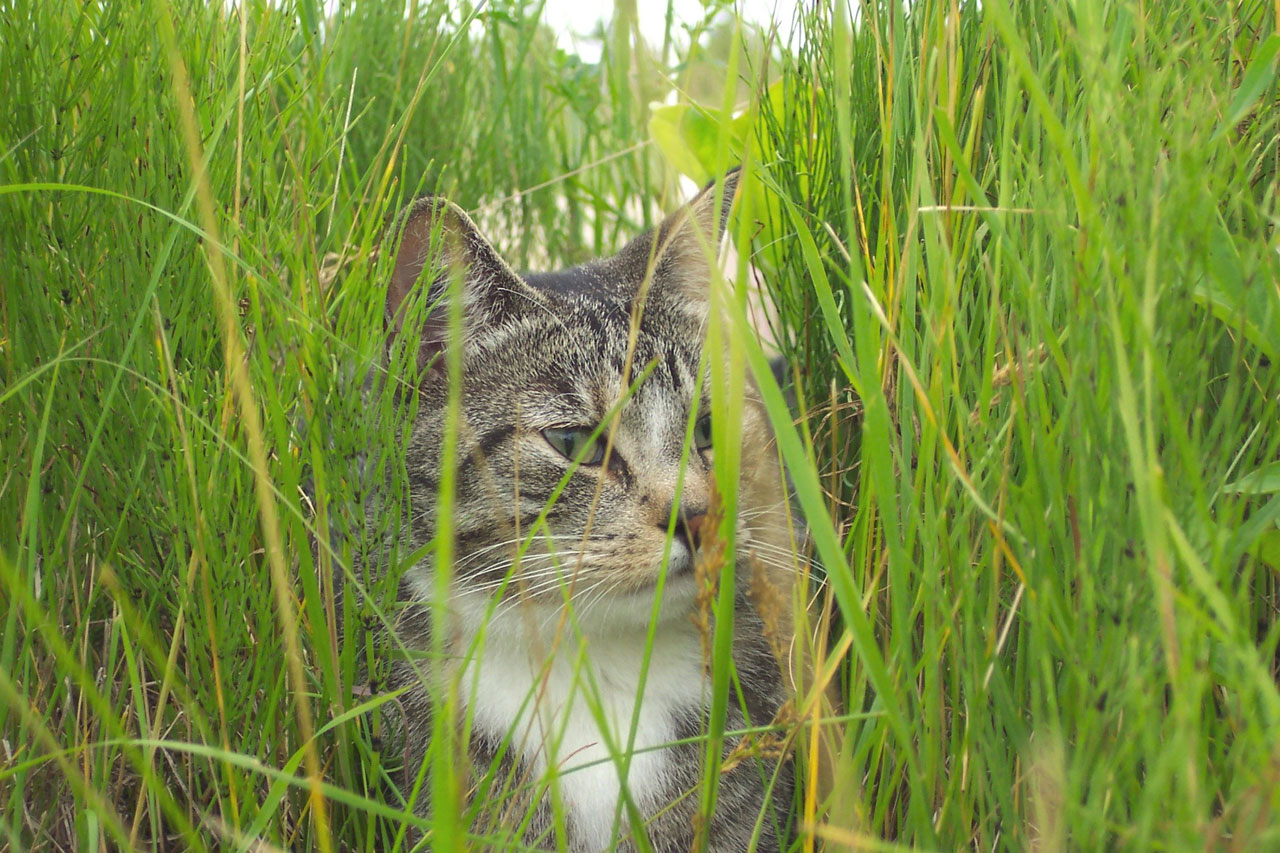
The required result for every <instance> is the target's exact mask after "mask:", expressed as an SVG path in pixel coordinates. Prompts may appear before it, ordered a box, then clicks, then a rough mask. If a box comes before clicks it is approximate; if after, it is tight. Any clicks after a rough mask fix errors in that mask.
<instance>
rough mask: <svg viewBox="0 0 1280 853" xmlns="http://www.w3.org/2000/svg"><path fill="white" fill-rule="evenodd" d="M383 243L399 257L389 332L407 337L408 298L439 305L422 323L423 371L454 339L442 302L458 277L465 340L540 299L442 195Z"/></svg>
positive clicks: (407, 216)
mask: <svg viewBox="0 0 1280 853" xmlns="http://www.w3.org/2000/svg"><path fill="white" fill-rule="evenodd" d="M384 242H385V243H386V245H387V246H388V247H390V248H391V249H392V250H394V251H395V253H396V260H395V265H394V267H393V269H392V272H391V282H390V284H389V285H388V286H387V302H386V322H387V328H388V331H389V332H390V334H391V335H392V336H399V335H401V334H402V332H403V327H404V322H405V315H406V313H407V309H408V304H409V297H410V296H411V295H413V294H414V293H415V292H418V291H421V292H422V295H423V296H424V297H425V298H426V299H427V300H428V304H433V303H439V304H436V305H435V307H434V308H433V309H432V310H431V312H430V314H428V316H427V318H426V320H425V321H424V322H423V324H422V330H421V333H420V344H419V352H418V366H419V367H420V368H421V367H423V366H425V365H426V364H428V363H429V362H430V361H431V359H432V358H434V357H435V356H436V355H437V354H439V353H440V352H441V351H442V350H443V349H444V347H445V344H446V343H447V341H448V340H449V311H448V310H447V308H446V306H445V305H444V304H443V302H442V301H441V298H442V297H444V296H445V295H446V294H448V293H449V292H450V285H451V283H452V281H453V280H454V277H456V279H457V280H458V281H459V283H460V292H461V296H462V316H463V334H464V339H465V337H466V336H467V335H468V333H469V332H470V331H474V330H475V329H477V328H482V327H485V326H493V325H496V324H499V323H501V322H503V321H504V320H505V319H507V318H508V317H509V316H511V315H512V313H513V311H514V310H515V306H514V305H513V302H514V301H516V300H519V299H521V298H524V299H528V298H533V299H536V298H537V295H536V293H534V292H533V291H532V289H531V288H529V286H528V285H526V284H525V283H524V282H523V281H522V280H521V278H520V276H519V275H518V274H517V273H516V272H515V271H514V270H512V269H511V267H509V266H508V265H507V263H506V261H504V260H503V259H502V257H501V256H500V255H499V254H498V253H497V251H496V250H495V249H494V248H493V246H491V245H490V244H489V241H487V240H485V238H484V237H483V236H482V235H481V234H480V230H479V229H478V228H476V225H475V223H474V222H472V221H471V218H470V217H469V216H467V214H466V213H465V212H463V210H462V208H460V207H458V206H457V205H456V204H454V203H452V202H450V201H448V200H446V199H443V198H440V197H438V196H424V197H422V198H420V199H418V200H417V201H415V202H413V204H411V205H409V206H408V207H407V208H405V209H404V211H402V212H401V213H400V215H399V216H398V217H396V220H395V222H394V223H393V224H392V226H391V228H390V229H388V231H387V235H386V237H384Z"/></svg>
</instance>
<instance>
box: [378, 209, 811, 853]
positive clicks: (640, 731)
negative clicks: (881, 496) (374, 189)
mask: <svg viewBox="0 0 1280 853" xmlns="http://www.w3.org/2000/svg"><path fill="white" fill-rule="evenodd" d="M725 189H726V196H729V195H730V194H731V193H732V189H733V188H732V185H729V186H727V187H726V188H725ZM715 198H716V197H715V195H714V193H712V192H711V191H710V190H708V191H704V193H703V194H702V196H700V197H699V199H697V200H695V202H693V203H692V204H691V205H690V206H689V207H687V208H685V209H683V210H682V211H680V212H679V213H678V214H676V215H675V216H673V217H672V218H671V219H669V220H668V221H667V222H665V223H664V224H663V225H662V226H661V227H660V228H659V229H657V230H656V231H655V232H653V233H651V234H649V235H645V236H644V237H641V238H639V239H638V240H636V241H635V242H633V243H632V244H631V245H629V246H628V247H627V248H626V249H624V250H623V251H622V252H621V253H620V254H619V255H617V256H615V257H613V258H610V259H607V260H603V261H598V262H595V263H593V264H590V265H587V266H585V267H578V268H575V269H573V270H568V271H566V272H563V273H558V274H541V275H529V276H525V277H521V276H519V275H517V274H516V273H514V272H513V271H512V270H510V269H509V268H508V267H507V266H506V264H505V263H503V262H502V261H501V259H500V258H499V257H498V256H497V255H496V253H495V252H494V251H493V249H492V248H491V247H490V246H489V245H488V244H487V243H486V242H485V241H484V240H483V238H481V237H480V235H479V234H478V232H476V230H475V227H474V225H472V224H471V222H470V220H468V219H467V218H466V216H465V215H464V214H462V213H461V211H459V210H457V208H454V207H452V206H451V205H448V204H447V203H446V202H442V201H440V200H438V199H423V200H421V201H419V202H418V203H417V204H416V205H415V206H413V207H412V208H410V209H409V210H408V211H407V212H406V214H405V215H404V216H403V217H402V218H401V219H400V220H399V222H398V223H397V228H396V229H395V234H394V235H393V236H396V235H398V236H399V238H400V243H399V248H398V253H397V260H396V267H395V272H394V276H393V281H392V284H391V287H390V290H389V294H388V317H389V320H390V322H391V324H392V326H393V328H394V329H395V330H397V333H398V332H399V329H400V326H401V323H402V317H403V306H404V303H405V300H406V298H407V297H408V296H409V295H410V294H411V293H413V292H415V290H417V289H419V288H429V292H430V293H431V294H432V295H433V296H434V295H436V294H438V293H440V292H442V291H443V290H444V289H446V287H445V286H446V281H447V279H448V276H447V274H442V273H441V272H440V271H445V270H452V271H453V272H454V273H455V274H456V275H457V276H458V277H459V279H460V282H459V285H458V289H457V290H456V291H454V293H455V294H460V295H461V313H462V318H463V319H462V328H461V335H460V338H451V337H450V334H449V331H448V328H447V325H448V324H447V321H445V320H443V319H442V318H444V317H446V316H447V313H448V312H447V310H443V309H442V310H439V311H436V312H433V314H432V315H431V316H430V317H429V318H428V320H427V322H426V326H425V327H424V329H423V331H422V336H421V347H420V357H419V364H420V365H421V366H422V367H423V374H422V379H421V382H420V384H419V387H418V394H419V407H418V416H417V421H416V423H415V425H414V428H413V431H412V435H411V437H410V439H409V441H408V444H407V446H406V448H405V451H404V452H405V462H406V468H407V473H408V477H409V483H410V502H411V513H410V517H411V525H410V529H409V530H408V531H406V533H405V539H406V540H407V541H406V544H407V545H409V546H410V547H411V548H415V549H416V548H422V547H424V546H428V545H429V544H430V543H432V542H433V541H435V539H436V537H437V533H438V532H439V525H438V524H437V519H436V506H437V500H438V493H439V476H440V471H441V453H442V450H441V448H442V446H443V445H444V442H445V424H446V421H447V417H446V412H447V410H448V406H449V399H450V392H449V382H448V378H447V377H448V371H447V369H446V367H445V363H446V361H447V359H445V358H444V357H443V355H444V350H445V348H446V346H447V345H448V344H447V343H446V342H448V341H450V340H453V341H455V342H457V345H458V347H459V349H458V353H457V354H458V357H459V359H460V362H461V376H462V387H461V399H460V401H459V407H460V408H459V416H460V417H459V420H458V423H459V431H458V435H457V448H458V449H457V455H456V457H455V458H456V460H457V477H456V485H455V489H454V495H455V497H454V513H453V519H454V522H455V524H454V529H453V532H452V542H453V543H454V557H453V569H452V577H453V580H452V583H451V585H450V587H449V592H448V593H447V595H446V596H445V601H444V602H443V604H444V605H445V607H446V613H447V615H446V616H445V617H444V618H442V619H441V620H440V621H437V622H435V623H434V624H435V625H437V626H439V625H445V626H446V628H445V631H444V633H445V636H444V637H442V638H439V639H440V640H441V643H442V645H443V648H444V651H445V656H444V662H443V666H441V667H438V668H437V667H424V666H422V665H421V664H420V663H419V664H415V663H412V662H410V661H408V660H400V661H398V662H396V663H393V664H392V665H391V673H390V684H389V686H391V687H395V688H405V690H406V692H405V693H404V695H403V696H402V697H401V698H400V700H399V702H398V707H400V708H401V709H402V710H403V716H402V718H401V722H402V724H403V725H402V727H401V735H402V737H403V739H404V744H405V754H406V755H407V756H408V757H409V759H410V760H409V767H408V770H409V774H408V776H409V777H412V776H413V774H414V773H416V771H417V768H418V764H419V763H420V761H421V759H422V756H424V755H426V754H427V751H428V749H429V746H430V736H431V732H432V719H433V714H434V713H435V712H436V707H435V703H434V702H433V700H432V698H431V696H432V690H430V689H429V687H428V684H427V682H428V681H429V679H431V678H436V679H439V681H438V683H439V684H454V685H456V688H457V690H458V691H459V692H458V696H459V698H460V700H461V701H460V703H459V705H460V707H461V708H462V709H465V710H464V712H463V713H462V718H463V719H462V720H460V721H459V726H460V729H459V730H461V731H464V732H465V737H466V738H467V744H466V749H467V752H468V753H469V756H470V764H471V767H470V773H469V774H464V775H466V776H467V777H468V778H467V779H466V783H465V784H466V785H467V786H468V788H469V789H472V790H473V791H474V790H479V792H480V793H478V794H473V796H474V797H475V798H477V799H481V798H482V799H483V800H484V803H481V805H482V806H486V804H487V806H486V807H481V808H477V809H475V813H476V814H477V815H478V817H476V818H475V819H474V821H472V826H471V830H472V831H473V832H475V833H477V837H484V838H499V837H501V836H502V833H503V832H504V831H505V832H506V833H507V834H508V837H509V834H510V831H511V828H512V827H515V826H517V825H518V824H519V822H520V821H522V820H524V819H525V818H526V816H530V815H531V816H532V819H531V820H530V821H528V824H527V825H526V826H525V828H524V829H523V830H521V831H520V833H519V834H520V835H521V836H523V840H524V842H526V843H528V844H532V845H535V846H539V847H554V846H556V845H557V844H558V843H566V842H567V844H568V846H569V848H570V849H572V850H575V851H597V850H603V849H607V848H609V847H610V846H611V845H613V844H615V842H618V839H622V841H621V842H618V848H619V849H631V847H632V843H631V841H630V839H632V838H634V837H635V836H636V835H637V834H639V832H640V831H641V828H640V827H639V826H637V824H641V825H642V827H643V832H644V834H645V836H646V837H647V838H648V839H649V843H650V845H651V846H652V847H653V849H655V850H670V851H677V850H680V851H683V850H688V849H690V848H691V846H692V843H693V838H694V834H695V831H696V829H695V823H696V821H695V815H696V814H697V812H698V809H699V805H700V803H701V799H702V790H701V789H702V781H701V780H702V778H703V770H702V768H703V764H704V753H705V749H706V746H705V742H704V740H702V739H700V738H701V736H704V735H705V733H706V732H707V730H708V715H709V709H710V707H711V677H710V673H709V664H708V663H707V659H706V655H707V650H708V648H709V647H708V641H709V639H710V629H709V627H708V626H709V625H710V624H712V623H713V620H712V619H711V617H710V614H709V612H708V611H709V609H710V608H711V607H713V606H714V603H713V602H711V601H709V600H708V597H707V595H706V594H705V593H704V595H703V599H702V600H701V601H700V600H699V598H698V596H699V591H700V589H704V588H705V585H706V584H705V577H706V575H707V572H706V567H708V566H710V571H711V573H712V574H713V575H714V574H716V572H717V569H718V567H717V565H716V559H717V557H716V554H717V547H718V546H717V541H716V536H715V533H714V530H713V527H714V525H715V519H714V515H715V512H716V506H715V501H714V499H713V492H714V490H713V485H712V484H713V476H712V465H711V452H712V450H711V447H710V428H709V426H708V424H707V421H706V420H705V416H706V414H707V413H709V412H710V404H709V387H708V386H709V383H708V382H700V381H699V373H700V372H701V373H702V374H703V375H705V373H706V370H707V366H706V360H705V359H704V358H703V355H704V354H703V335H704V328H705V322H706V315H707V311H708V307H707V302H708V290H707V289H708V285H709V277H710V267H709V264H708V261H707V258H708V254H707V250H708V248H709V244H710V248H712V249H713V248H714V244H715V243H716V242H717V240H718V235H719V234H720V232H721V229H722V228H723V223H724V217H725V215H726V213H727V201H726V202H725V203H724V204H717V203H716V201H715ZM655 241H656V245H655ZM433 250H434V251H433ZM429 257H436V258H437V259H438V261H439V262H438V263H436V264H434V265H433V266H432V271H431V272H430V273H429V274H428V275H421V271H422V268H423V266H424V264H427V263H428V258H429ZM419 279H421V281H419ZM641 376H643V380H642V381H640V382H638V383H637V382H636V379H637V378H638V377H641ZM633 386H634V387H633ZM628 389H630V391H628ZM747 392H748V393H747V397H748V399H747V400H746V402H745V403H744V411H743V428H742V444H743V448H742V464H741V483H740V488H739V493H738V499H739V505H740V511H739V518H738V520H737V523H736V527H735V529H736V531H737V533H736V535H737V541H738V544H737V554H738V558H737V562H736V568H737V572H736V573H737V575H738V583H737V586H736V602H737V606H736V608H735V618H734V623H735V628H734V647H733V658H734V663H735V667H736V672H737V682H738V684H739V685H740V686H741V696H742V699H743V700H744V701H739V699H738V694H737V693H736V691H732V690H731V695H730V699H729V702H728V712H727V717H726V719H725V724H724V730H725V731H726V732H730V733H732V732H735V731H739V730H741V729H744V728H747V727H749V726H755V727H759V726H768V725H769V724H770V723H772V722H774V718H775V715H777V713H778V711H779V710H780V708H781V707H782V706H783V704H784V702H785V700H786V696H787V693H786V690H785V689H784V678H783V674H782V669H781V667H780V664H779V659H778V655H779V653H780V649H784V648H785V646H786V643H787V639H786V637H785V636H783V635H784V634H785V630H786V629H785V627H784V626H785V625H786V624H787V622H786V619H785V618H781V614H783V613H785V612H787V611H788V610H789V607H790V588H789V586H788V585H787V582H786V581H785V580H781V579H780V575H779V574H778V573H776V572H774V571H772V570H770V569H769V568H767V567H768V566H775V565H778V563H779V562H780V561H779V560H778V559H777V556H776V555H778V554H780V553H781V549H782V548H784V547H785V545H786V544H787V527H786V521H785V517H786V510H785V504H786V502H785V496H784V493H783V488H782V482H783V481H782V478H781V476H780V473H779V471H778V465H777V461H776V452H775V451H774V450H773V448H772V446H771V441H772V436H771V432H770V430H769V428H768V425H767V421H766V420H765V415H764V412H763V409H762V407H761V406H760V405H759V403H758V402H757V401H756V400H755V399H754V391H753V389H752V388H751V387H750V384H749V383H748V388H747ZM695 393H697V394H698V395H699V397H698V399H696V400H695ZM624 398H625V399H624ZM620 401H621V405H620V406H619V403H620ZM615 415H616V420H615V419H614V416H615ZM602 424H605V425H606V426H607V428H605V429H601V430H599V437H598V439H595V440H594V443H593V439H592V438H591V433H592V431H593V430H595V428H596V427H598V426H600V425H602ZM690 435H692V437H693V440H692V441H690V440H689V436H690ZM606 436H611V437H610V438H606ZM682 459H684V460H685V462H684V464H683V467H682ZM682 471H683V474H682ZM561 484H563V485H562V490H561V491H560V492H559V495H558V497H556V498H555V500H554V501H553V502H551V503H550V505H549V506H550V508H549V509H548V508H547V507H548V503H549V499H550V498H551V497H552V495H553V493H554V492H555V491H556V490H557V489H558V488H561ZM673 505H674V507H673ZM544 514H545V524H542V525H541V526H539V518H540V516H544ZM673 515H674V516H675V517H676V519H677V521H676V524H675V526H674V530H673V529H672V526H671V523H670V522H671V519H672V517H673ZM530 530H534V531H535V532H534V535H532V536H530V535H529V531H530ZM525 542H528V547H527V550H522V545H523V543H525ZM668 549H669V556H668V558H667V559H666V560H664V554H667V553H668ZM753 554H755V555H756V557H753V556H752V555H753ZM659 583H661V585H662V589H663V593H662V599H661V606H660V607H659V608H658V610H657V612H656V618H655V608H654V600H655V591H656V590H657V588H658V585H659ZM748 590H750V592H748ZM400 598H401V599H402V601H403V602H404V607H403V609H402V611H401V613H400V615H399V618H398V619H397V622H396V629H397V634H398V638H399V640H400V642H402V643H403V644H404V645H405V646H407V647H409V648H411V649H413V648H418V649H429V648H431V647H432V644H431V639H432V638H431V629H432V625H433V621H432V617H431V610H430V603H431V602H433V601H439V599H440V593H439V592H438V587H437V585H436V572H435V568H434V563H433V559H432V558H430V557H429V558H428V559H426V560H424V561H422V562H421V563H420V564H418V565H416V566H413V567H411V568H410V569H408V570H407V571H406V572H405V574H404V576H403V579H402V581H401V584H400ZM566 601H568V602H570V603H569V604H568V605H566ZM699 615H700V617H701V618H700V619H695V617H696V616H699ZM651 622H652V623H654V624H653V625H652V626H651ZM699 623H700V624H699ZM435 695H437V696H438V695H441V693H440V691H436V693H435ZM744 706H745V713H744ZM746 746H747V745H746V744H743V743H742V738H741V737H740V736H738V735H734V734H730V735H729V736H727V737H726V738H725V746H724V754H725V755H726V756H732V758H731V761H730V765H731V766H729V767H728V769H726V770H724V771H723V774H722V776H721V779H720V784H719V793H718V799H717V804H716V808H715V810H714V812H713V815H712V818H711V826H710V832H709V839H710V849H713V850H721V851H740V850H746V849H748V848H749V847H750V845H751V844H752V843H755V844H756V848H755V849H759V850H776V849H778V848H779V846H780V843H781V842H780V837H779V836H780V835H781V834H782V833H783V832H784V830H783V829H782V828H781V827H782V822H783V820H784V819H785V814H786V811H787V808H788V806H789V803H790V799H791V796H790V794H791V785H792V780H791V775H792V771H791V768H790V766H789V763H788V762H785V761H783V762H780V761H779V760H778V759H777V758H775V757H768V758H762V757H758V756H753V755H749V754H748V755H745V756H744V755H743V754H742V753H743V752H749V750H747V749H746ZM739 747H742V749H741V750H740V752H739V753H735V752H734V750H735V748H739ZM780 765H781V766H780ZM771 804H776V805H771ZM429 809H430V804H429V803H427V802H426V797H425V796H424V797H423V800H422V801H420V807H419V810H420V811H422V812H427V811H429ZM557 813H559V814H561V815H563V818H564V820H563V825H562V826H560V827H556V826H553V824H554V823H555V819H554V815H556V814H557ZM558 833H563V835H559V834H558ZM753 839H754V842H753Z"/></svg>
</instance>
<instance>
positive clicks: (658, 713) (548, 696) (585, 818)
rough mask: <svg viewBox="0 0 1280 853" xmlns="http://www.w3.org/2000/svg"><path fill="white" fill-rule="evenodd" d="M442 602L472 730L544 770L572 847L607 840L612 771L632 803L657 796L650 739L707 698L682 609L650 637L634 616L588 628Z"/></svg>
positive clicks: (542, 615) (692, 631)
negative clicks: (612, 627)
mask: <svg viewBox="0 0 1280 853" xmlns="http://www.w3.org/2000/svg"><path fill="white" fill-rule="evenodd" d="M454 605H455V610H454V612H455V615H456V616H457V617H458V627H459V629H460V630H459V631H458V632H457V633H456V634H455V639H456V640H457V641H459V643H460V644H465V646H466V648H465V649H464V648H462V647H461V646H460V647H459V648H458V649H456V650H455V651H456V652H457V653H460V654H463V655H464V657H463V662H462V663H461V664H460V666H461V667H462V670H463V671H462V673H461V676H462V677H461V686H462V691H463V697H464V699H465V701H466V702H467V704H468V706H469V710H470V712H471V715H472V726H473V729H474V730H475V731H477V732H479V733H481V734H483V735H484V736H485V737H486V738H490V739H494V740H500V739H502V738H503V737H506V736H507V735H508V734H509V735H510V737H511V744H512V746H511V748H512V750H513V751H514V752H515V753H516V754H518V755H519V756H520V758H521V760H522V762H523V763H524V764H525V765H526V766H527V767H528V768H529V769H530V770H532V771H533V772H534V773H535V774H538V775H541V774H543V773H545V772H546V771H547V769H548V767H549V766H550V767H554V768H555V769H556V770H555V775H556V778H557V784H558V786H559V789H560V795H561V797H562V798H563V802H564V803H565V804H566V806H567V808H568V812H569V815H570V817H571V824H572V826H573V827H574V828H575V829H574V834H575V836H577V838H578V840H579V842H581V846H582V849H603V848H605V847H607V846H608V845H609V842H610V840H611V839H612V838H613V832H614V821H615V815H616V814H617V802H618V797H619V793H620V791H621V788H622V785H623V783H624V779H625V784H626V786H627V790H628V792H629V793H630V796H631V797H632V799H633V801H635V802H636V803H637V804H641V803H646V804H649V805H656V804H658V803H660V802H662V801H664V798H666V797H668V796H669V793H670V792H667V791H665V790H664V786H665V785H666V784H668V780H669V779H670V778H671V776H672V773H671V766H670V761H671V755H670V752H669V751H666V750H663V749H660V747H662V746H664V745H667V744H671V743H672V742H673V741H675V740H676V739H677V737H678V731H679V729H680V725H681V722H682V721H688V720H689V719H691V718H697V719H700V718H701V717H702V715H703V712H704V708H705V707H706V703H707V701H708V696H709V682H708V679H707V676H706V671H705V667H704V665H703V652H702V640H701V637H700V635H699V633H698V629H697V628H696V627H695V625H694V624H693V622H692V621H691V620H690V619H688V618H687V617H686V618H680V619H673V620H668V621H666V622H664V623H663V624H661V625H659V626H658V629H657V630H655V631H654V632H653V636H652V638H650V637H649V632H648V630H647V627H646V628H643V629H642V628H640V627H639V626H635V627H634V628H632V629H630V630H622V631H615V632H612V633H611V632H603V633H600V634H598V635H594V636H593V635H584V634H582V633H581V632H580V631H579V629H578V627H580V626H578V627H576V626H574V625H573V624H570V623H569V620H560V619H559V614H558V613H556V612H555V611H553V610H551V609H550V608H539V607H536V606H533V605H520V606H517V607H514V608H511V609H510V610H507V611H505V612H498V613H496V614H495V613H489V612H487V610H488V608H485V609H484V610H483V611H480V612H477V610H478V608H474V605H473V603H472V602H467V601H457V600H455V602H454ZM641 694H643V696H642V698H643V702H641V701H640V699H641ZM628 755H629V756H630V757H629V758H626V757H624V756H628ZM575 846H577V845H575Z"/></svg>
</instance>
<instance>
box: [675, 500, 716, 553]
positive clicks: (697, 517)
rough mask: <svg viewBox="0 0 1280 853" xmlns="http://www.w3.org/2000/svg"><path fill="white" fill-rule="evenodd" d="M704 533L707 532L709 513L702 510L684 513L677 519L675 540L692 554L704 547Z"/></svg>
mask: <svg viewBox="0 0 1280 853" xmlns="http://www.w3.org/2000/svg"><path fill="white" fill-rule="evenodd" d="M669 517H670V516H669V515H668V518H669ZM704 532H707V513H706V510H704V509H702V508H698V509H695V510H692V511H683V512H681V513H680V517H679V518H677V519H676V529H675V538H676V539H677V540H679V542H680V543H681V544H682V545H684V546H685V547H686V548H688V549H689V553H690V554H693V553H694V552H696V551H697V550H698V548H700V547H701V546H702V538H703V534H704Z"/></svg>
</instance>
